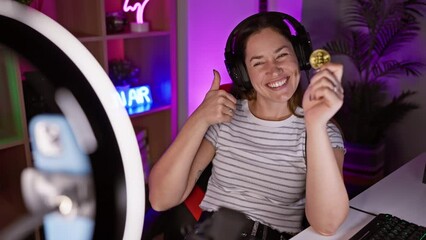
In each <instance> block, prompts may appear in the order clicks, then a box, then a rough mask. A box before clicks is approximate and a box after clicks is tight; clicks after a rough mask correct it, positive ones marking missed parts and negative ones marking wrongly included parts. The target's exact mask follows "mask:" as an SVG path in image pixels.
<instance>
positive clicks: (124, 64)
mask: <svg viewBox="0 0 426 240" xmlns="http://www.w3.org/2000/svg"><path fill="white" fill-rule="evenodd" d="M108 69H109V70H108V73H109V74H108V75H109V77H110V78H111V81H112V83H113V84H114V86H116V87H117V86H122V87H123V86H127V87H134V86H139V85H140V84H139V73H140V69H139V68H137V67H136V66H135V65H133V64H132V62H131V61H130V60H127V59H113V60H110V61H109V63H108Z"/></svg>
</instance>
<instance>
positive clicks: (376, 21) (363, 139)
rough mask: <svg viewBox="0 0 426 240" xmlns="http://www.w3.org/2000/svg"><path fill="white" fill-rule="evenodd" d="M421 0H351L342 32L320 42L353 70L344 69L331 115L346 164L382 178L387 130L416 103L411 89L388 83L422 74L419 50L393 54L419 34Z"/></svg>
mask: <svg viewBox="0 0 426 240" xmlns="http://www.w3.org/2000/svg"><path fill="white" fill-rule="evenodd" d="M425 5H426V3H425V1H424V0H354V1H351V2H350V4H349V5H348V6H347V11H346V12H345V13H346V15H345V17H344V18H345V20H346V21H345V22H346V23H347V24H348V27H347V28H346V29H343V31H342V35H341V36H342V37H341V38H340V39H337V40H333V41H330V42H328V43H326V44H325V46H324V47H323V48H324V49H325V50H327V51H329V52H330V54H332V55H343V56H345V57H346V58H343V59H349V60H350V61H349V62H350V65H351V66H349V67H347V66H346V65H347V64H345V70H347V69H353V71H354V72H355V74H345V79H343V87H344V90H345V99H344V103H343V106H342V108H341V110H340V111H339V112H338V113H337V114H336V116H335V118H336V121H337V122H338V123H339V125H340V127H341V129H342V131H343V134H344V139H345V145H346V148H347V150H348V152H347V154H346V157H345V166H346V167H347V168H353V169H355V170H356V171H360V170H361V171H362V170H368V171H369V170H371V173H376V174H377V173H379V174H378V175H377V176H378V177H379V178H380V177H381V176H380V175H381V174H380V172H381V170H382V169H383V161H384V159H383V151H384V138H385V136H386V132H387V131H388V130H389V128H390V127H391V126H392V125H393V124H395V123H397V122H399V121H400V120H402V119H403V118H404V117H405V116H406V115H407V114H408V113H409V112H411V111H413V110H415V109H417V108H418V107H419V105H418V104H416V103H414V102H410V101H409V98H410V97H411V96H413V95H414V94H416V92H415V91H411V90H406V91H402V92H400V93H399V94H396V95H395V96H390V92H389V89H388V87H389V86H388V84H389V81H392V80H396V79H398V80H402V79H403V77H404V76H420V75H421V72H420V69H421V68H422V67H424V64H423V63H422V62H421V61H419V60H417V59H416V57H417V56H413V55H410V56H408V58H405V59H400V58H395V57H394V56H395V55H394V54H395V53H397V52H398V53H401V52H400V51H401V50H402V49H403V48H404V46H406V45H407V44H408V43H410V41H412V40H413V39H414V38H415V37H416V36H417V35H418V33H419V30H420V26H419V22H418V18H419V17H422V16H423V15H422V13H421V9H422V8H423V7H425ZM351 67H352V68H351ZM351 73H352V72H351ZM381 173H382V172H381ZM376 180H378V179H373V180H372V182H375V181H376ZM372 182H371V183H372Z"/></svg>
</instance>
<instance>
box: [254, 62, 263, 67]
mask: <svg viewBox="0 0 426 240" xmlns="http://www.w3.org/2000/svg"><path fill="white" fill-rule="evenodd" d="M262 64H263V63H262V62H256V63H254V64H253V67H256V66H259V65H262Z"/></svg>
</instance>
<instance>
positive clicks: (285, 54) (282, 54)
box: [277, 53, 288, 58]
mask: <svg viewBox="0 0 426 240" xmlns="http://www.w3.org/2000/svg"><path fill="white" fill-rule="evenodd" d="M287 55H288V53H281V54H280V55H278V57H277V58H282V57H285V56H287Z"/></svg>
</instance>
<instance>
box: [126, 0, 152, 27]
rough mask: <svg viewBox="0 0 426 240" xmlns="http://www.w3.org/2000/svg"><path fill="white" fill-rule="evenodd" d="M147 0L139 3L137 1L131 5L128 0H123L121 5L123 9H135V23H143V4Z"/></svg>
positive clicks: (147, 0)
mask: <svg viewBox="0 0 426 240" xmlns="http://www.w3.org/2000/svg"><path fill="white" fill-rule="evenodd" d="M148 2H149V0H144V1H143V2H142V4H141V3H139V2H137V3H135V4H133V6H129V0H125V1H124V5H123V11H125V12H128V11H132V12H134V11H136V22H137V23H143V12H144V10H145V6H146V4H148Z"/></svg>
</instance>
